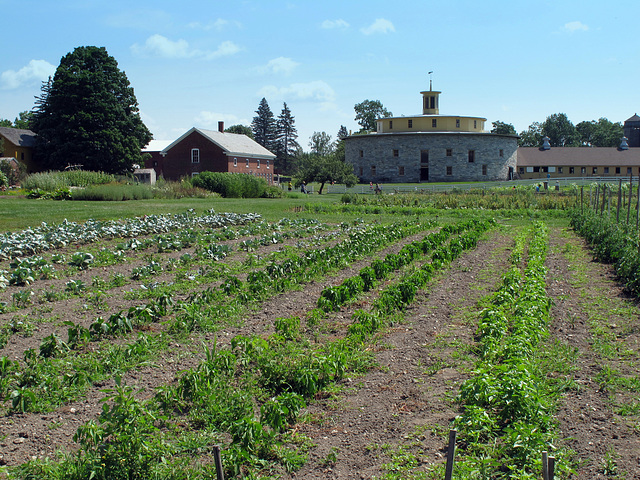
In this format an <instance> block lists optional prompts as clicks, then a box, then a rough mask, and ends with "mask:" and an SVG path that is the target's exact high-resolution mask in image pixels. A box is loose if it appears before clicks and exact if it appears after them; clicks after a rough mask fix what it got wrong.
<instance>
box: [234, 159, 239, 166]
mask: <svg viewBox="0 0 640 480" xmlns="http://www.w3.org/2000/svg"><path fill="white" fill-rule="evenodd" d="M233 166H234V167H237V166H238V159H237V158H234V159H233Z"/></svg>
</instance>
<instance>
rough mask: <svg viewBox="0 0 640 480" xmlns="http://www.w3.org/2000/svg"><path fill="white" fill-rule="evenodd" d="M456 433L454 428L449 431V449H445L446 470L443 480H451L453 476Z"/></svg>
mask: <svg viewBox="0 0 640 480" xmlns="http://www.w3.org/2000/svg"><path fill="white" fill-rule="evenodd" d="M457 435H458V431H457V430H456V429H455V428H454V429H452V430H449V447H448V449H447V469H446V471H445V474H444V480H451V476H452V475H453V459H454V456H455V451H456V436H457Z"/></svg>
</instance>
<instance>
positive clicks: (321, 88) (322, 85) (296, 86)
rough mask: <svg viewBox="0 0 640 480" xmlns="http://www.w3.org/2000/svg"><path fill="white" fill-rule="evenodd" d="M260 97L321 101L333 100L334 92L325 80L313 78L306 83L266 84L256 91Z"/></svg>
mask: <svg viewBox="0 0 640 480" xmlns="http://www.w3.org/2000/svg"><path fill="white" fill-rule="evenodd" d="M258 95H259V96H261V97H265V98H266V97H271V98H274V97H275V98H277V99H286V98H296V99H300V100H316V101H321V102H333V101H334V100H335V96H336V93H335V92H334V90H333V88H331V87H330V86H329V85H328V84H327V83H326V82H323V81H322V80H315V81H313V82H308V83H292V84H291V85H289V86H288V87H281V88H278V87H275V86H273V85H268V86H266V87H263V88H261V89H260V91H259V92H258Z"/></svg>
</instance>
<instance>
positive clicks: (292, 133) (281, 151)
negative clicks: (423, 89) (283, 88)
mask: <svg viewBox="0 0 640 480" xmlns="http://www.w3.org/2000/svg"><path fill="white" fill-rule="evenodd" d="M295 122H296V121H295V118H294V117H293V115H291V110H289V107H288V106H287V102H284V104H283V107H282V112H280V115H279V116H278V120H277V121H276V130H277V133H276V142H277V144H278V145H277V148H276V152H275V153H276V156H277V158H276V165H277V166H278V169H279V170H280V172H281V173H284V174H285V175H289V174H292V173H293V172H294V170H295V165H294V157H295V155H296V151H297V150H298V147H299V145H298V142H297V141H296V139H297V138H298V130H297V129H296V126H295Z"/></svg>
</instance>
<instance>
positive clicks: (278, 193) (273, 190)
mask: <svg viewBox="0 0 640 480" xmlns="http://www.w3.org/2000/svg"><path fill="white" fill-rule="evenodd" d="M262 196H263V197H264V198H283V197H284V196H285V193H284V190H282V189H281V188H280V187H276V186H275V185H269V186H267V188H265V190H264V193H263V194H262Z"/></svg>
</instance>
